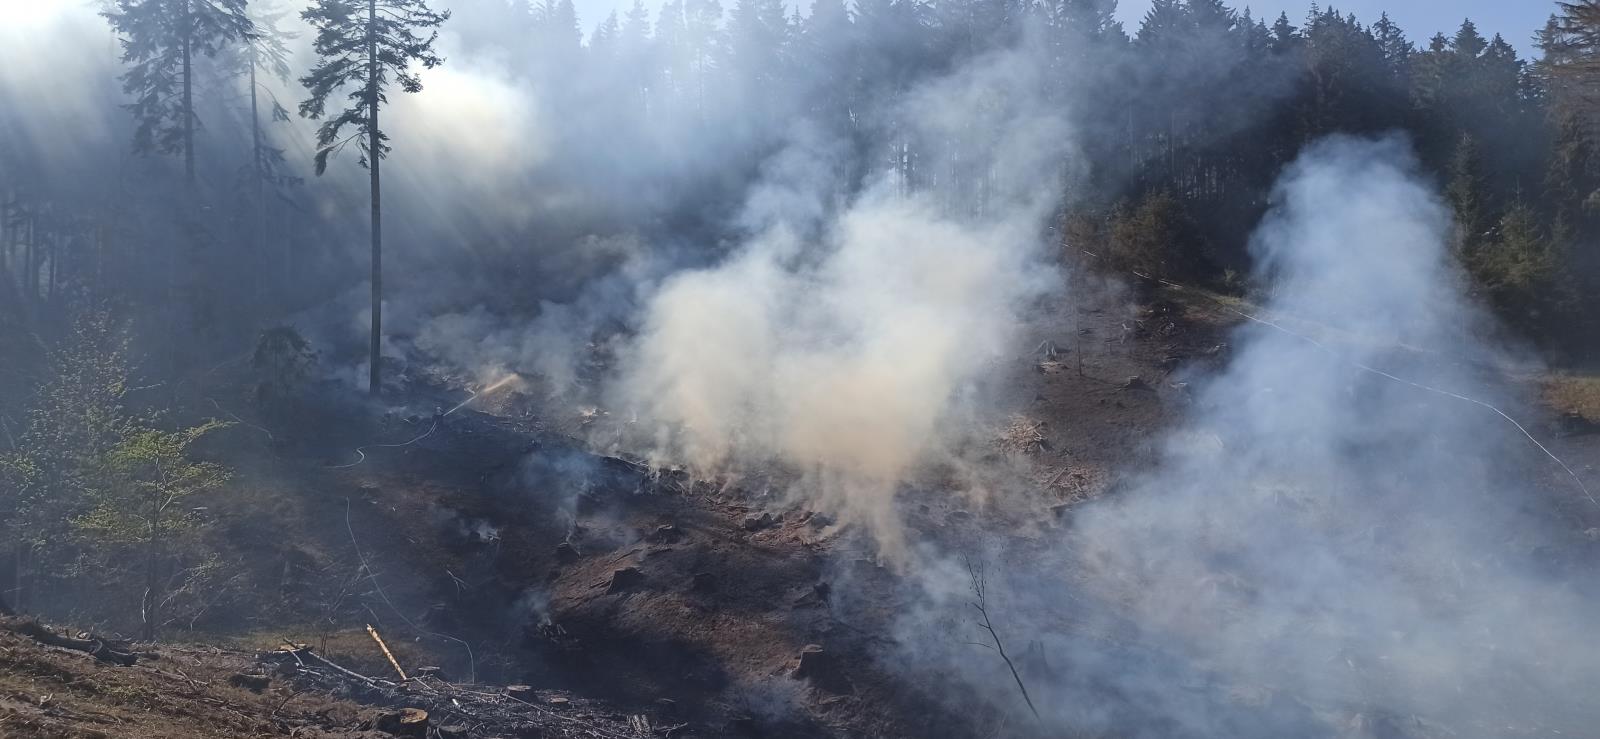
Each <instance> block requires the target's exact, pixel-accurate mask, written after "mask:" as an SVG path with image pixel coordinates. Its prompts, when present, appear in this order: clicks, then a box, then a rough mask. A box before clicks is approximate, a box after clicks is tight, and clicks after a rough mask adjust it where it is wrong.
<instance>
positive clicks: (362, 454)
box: [326, 372, 518, 470]
mask: <svg viewBox="0 0 1600 739" xmlns="http://www.w3.org/2000/svg"><path fill="white" fill-rule="evenodd" d="M517 377H518V375H517V373H515V372H513V373H511V374H509V375H506V376H505V377H502V378H500V379H498V380H496V381H494V382H493V383H491V384H490V385H489V386H488V387H485V388H484V389H482V390H479V391H477V392H474V393H473V394H472V395H471V396H469V397H468V398H467V399H466V400H463V401H461V402H460V403H457V404H456V406H455V407H454V408H451V409H450V410H448V411H445V412H444V413H440V414H439V415H437V416H434V417H433V423H431V424H429V425H428V430H427V431H424V432H422V433H421V434H419V435H418V436H417V437H416V438H414V439H412V440H410V441H403V442H400V443H398V444H367V445H366V446H358V447H356V461H354V462H351V463H350V464H338V465H332V466H330V467H327V468H326V469H330V470H347V469H350V468H351V467H355V466H357V465H359V464H361V463H362V462H365V461H367V450H368V449H399V448H401V447H408V446H411V445H412V444H415V443H417V442H419V441H422V440H423V439H426V438H428V437H429V436H432V435H433V432H434V431H437V430H438V429H439V422H440V421H442V420H444V417H445V416H448V415H450V414H452V413H455V412H456V411H459V410H461V409H462V408H465V407H467V404H469V403H471V402H472V401H474V400H477V399H478V398H479V397H481V396H484V395H488V394H489V393H492V392H494V391H496V390H499V389H500V388H502V387H505V386H506V385H508V384H510V383H511V381H512V380H515V379H517Z"/></svg>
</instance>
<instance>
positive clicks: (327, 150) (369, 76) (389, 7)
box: [300, 0, 450, 395]
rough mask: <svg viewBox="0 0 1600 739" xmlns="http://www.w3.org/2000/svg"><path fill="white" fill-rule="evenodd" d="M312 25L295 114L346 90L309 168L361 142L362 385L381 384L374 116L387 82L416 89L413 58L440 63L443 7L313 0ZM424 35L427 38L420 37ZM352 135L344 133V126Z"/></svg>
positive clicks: (316, 110) (378, 142)
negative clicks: (368, 241)
mask: <svg viewBox="0 0 1600 739" xmlns="http://www.w3.org/2000/svg"><path fill="white" fill-rule="evenodd" d="M300 15H301V17H302V18H304V19H305V20H306V22H308V23H310V24H311V27H312V28H314V29H315V30H316V38H315V41H314V42H313V47H312V48H313V49H314V50H315V51H316V53H317V56H318V57H320V59H319V61H318V62H317V65H316V66H315V67H314V68H312V70H311V72H310V73H309V74H307V75H306V76H305V77H303V78H301V80H300V82H301V84H304V85H305V86H306V89H307V90H309V91H310V93H311V96H310V97H309V98H307V99H306V100H305V102H302V103H301V104H300V114H301V115H303V116H305V117H307V118H311V119H313V120H315V119H319V118H323V117H324V116H325V115H326V114H327V106H328V99H329V98H330V97H331V96H332V95H333V94H334V93H335V92H337V91H339V90H341V89H345V88H349V89H350V90H351V92H350V93H349V95H348V96H347V97H346V100H347V101H348V103H347V105H346V106H345V107H344V109H342V110H340V111H339V112H338V114H337V115H334V116H332V117H329V118H327V120H326V121H325V122H324V123H323V124H322V127H321V128H319V129H318V130H317V153H316V158H315V163H316V171H317V174H318V175H321V174H322V173H323V172H324V171H326V170H327V168H328V157H329V156H331V155H333V154H334V153H336V152H338V151H339V150H340V149H342V148H344V146H345V144H347V143H349V142H350V141H351V140H352V139H354V138H356V137H360V139H361V144H360V147H361V158H360V160H359V161H360V163H361V164H362V165H363V166H365V167H366V168H367V171H368V174H369V175H370V177H369V182H370V187H371V195H372V329H371V336H370V340H371V341H370V351H369V355H370V362H371V364H370V366H369V367H368V374H367V390H368V392H371V393H372V394H373V395H377V394H378V393H379V392H380V391H381V389H382V378H383V374H382V356H381V344H382V339H383V209H382V203H383V199H382V195H381V193H382V180H381V178H380V176H379V163H380V162H382V161H383V158H384V157H385V156H386V155H387V154H388V152H389V145H388V143H387V141H388V137H387V136H385V135H384V133H383V128H382V127H381V126H379V124H378V113H379V109H380V108H381V107H382V105H383V103H385V102H387V101H388V98H387V97H386V96H385V94H384V91H385V90H386V89H387V88H388V86H389V83H390V82H391V81H393V82H395V83H397V84H399V86H400V89H401V90H402V91H404V92H419V91H421V90H422V80H421V78H419V77H418V76H417V74H416V73H415V72H414V71H412V67H411V64H412V63H413V62H415V63H418V64H421V65H422V66H423V67H424V68H426V69H432V68H434V67H436V66H438V65H439V64H440V63H442V62H443V61H444V60H443V58H441V57H440V56H439V55H437V54H435V53H434V51H433V43H434V41H436V40H437V39H438V37H439V32H438V30H437V29H438V28H439V26H441V25H443V24H444V22H445V21H446V20H448V19H449V18H450V11H448V10H446V11H443V12H438V13H436V12H434V11H432V10H429V9H428V6H427V5H426V4H425V3H424V2H423V0H316V4H314V5H312V6H311V7H310V8H308V9H307V10H306V11H305V12H303V13H301V14H300ZM423 32H427V34H428V35H427V36H425V37H424V36H422V35H421V34H422V33H423ZM347 127H348V128H354V129H356V132H355V133H354V134H351V135H350V136H347V137H345V138H340V134H341V133H342V132H343V131H344V130H345V129H346V128H347Z"/></svg>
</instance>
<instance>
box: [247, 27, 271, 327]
mask: <svg viewBox="0 0 1600 739" xmlns="http://www.w3.org/2000/svg"><path fill="white" fill-rule="evenodd" d="M248 43H249V44H250V148H251V158H250V167H251V171H252V172H253V173H254V174H255V181H256V203H255V206H256V227H255V233H254V234H253V237H252V238H251V246H252V247H253V248H252V249H251V252H252V253H251V260H252V263H253V264H255V265H256V269H255V270H253V271H254V272H255V275H254V279H255V288H256V289H255V292H256V306H257V308H258V309H259V308H260V306H261V305H262V304H263V303H264V302H265V301H264V300H263V297H264V296H263V295H262V293H263V292H264V290H263V288H264V286H265V285H266V284H267V283H268V280H267V279H266V274H267V269H266V268H267V260H266V258H265V255H266V244H267V235H266V230H267V203H266V201H265V200H264V199H263V196H264V190H265V185H266V182H265V179H266V173H265V172H263V171H261V114H260V112H259V110H258V109H257V104H256V62H257V60H258V56H257V51H256V42H255V41H254V40H251V41H249V42H248Z"/></svg>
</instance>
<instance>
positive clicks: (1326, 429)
mask: <svg viewBox="0 0 1600 739" xmlns="http://www.w3.org/2000/svg"><path fill="white" fill-rule="evenodd" d="M1451 232H1452V225H1451V221H1450V215H1449V210H1448V208H1447V207H1446V206H1445V205H1444V204H1443V203H1442V202H1441V201H1440V198H1439V197H1438V195H1437V194H1436V193H1435V192H1434V190H1433V189H1432V188H1431V187H1430V186H1429V185H1427V184H1426V183H1424V182H1423V181H1422V180H1421V178H1420V177H1419V176H1418V174H1417V167H1416V164H1415V161H1414V159H1413V158H1412V155H1411V153H1410V151H1409V147H1408V146H1407V145H1406V144H1405V142H1403V141H1401V140H1398V139H1385V140H1380V141H1369V140H1359V139H1351V138H1343V137H1338V138H1332V139H1328V140H1324V141H1322V142H1320V143H1317V144H1314V145H1312V146H1310V147H1309V148H1308V149H1307V150H1306V151H1305V152H1304V153H1303V154H1302V155H1301V156H1300V158H1299V159H1298V161H1296V162H1295V163H1294V164H1293V165H1291V166H1290V167H1289V168H1288V169H1287V171H1286V172H1285V173H1284V174H1283V176H1282V178H1281V181H1280V183H1279V185H1278V187H1277V188H1276V192H1275V196H1274V201H1273V206H1272V209H1271V211H1270V213H1269V214H1268V215H1267V217H1266V218H1265V220H1264V222H1263V223H1262V225H1261V226H1260V228H1259V230H1258V231H1257V233H1256V235H1255V238H1254V239H1253V242H1252V244H1251V249H1252V252H1253V254H1254V256H1255V257H1256V260H1257V264H1258V268H1259V274H1258V277H1260V278H1261V279H1262V280H1264V281H1270V283H1271V284H1272V285H1273V288H1272V290H1271V297H1270V299H1269V301H1268V305H1267V312H1268V314H1269V315H1273V316H1283V317H1292V318H1295V319H1301V320H1307V321H1316V322H1319V323H1321V324H1323V325H1326V326H1335V327H1337V328H1338V329H1339V331H1338V332H1337V333H1336V335H1337V336H1341V337H1342V339H1339V340H1330V341H1328V342H1327V346H1328V348H1326V349H1325V348H1321V347H1319V346H1317V345H1314V344H1312V343H1310V342H1308V341H1306V340H1304V339H1302V338H1300V337H1297V336H1293V335H1289V334H1287V333H1284V332H1281V331H1277V330H1275V329H1273V328H1271V327H1268V326H1263V325H1260V324H1256V323H1246V324H1244V325H1243V326H1241V327H1240V328H1239V329H1237V331H1236V335H1235V337H1234V342H1233V343H1234V344H1235V345H1236V346H1237V347H1238V350H1237V353H1236V355H1235V356H1234V357H1233V359H1232V361H1231V362H1230V363H1229V365H1228V367H1227V368H1226V369H1225V370H1223V371H1222V372H1220V373H1219V374H1218V375H1216V376H1214V377H1212V378H1210V379H1209V380H1207V381H1204V382H1203V383H1202V384H1203V386H1202V387H1200V389H1199V390H1198V391H1197V393H1196V396H1195V404H1194V408H1193V410H1192V411H1191V413H1190V415H1189V418H1188V419H1187V420H1186V421H1185V422H1184V423H1183V424H1182V425H1181V426H1180V427H1179V428H1177V429H1175V430H1173V431H1172V432H1170V433H1169V434H1167V435H1166V437H1165V439H1164V440H1163V441H1162V447H1161V449H1162V451H1161V454H1160V461H1159V463H1158V464H1157V465H1156V466H1155V468H1154V469H1151V470H1147V471H1128V472H1127V473H1125V475H1124V477H1125V480H1126V482H1127V484H1126V485H1125V486H1123V487H1122V489H1121V491H1119V492H1118V493H1116V494H1115V495H1112V496H1109V497H1107V498H1105V499H1102V500H1100V501H1098V502H1096V503H1092V504H1088V505H1086V506H1084V507H1083V508H1081V509H1079V510H1077V511H1075V513H1074V517H1073V521H1072V523H1071V525H1070V526H1069V527H1068V528H1067V529H1066V530H1065V531H1064V532H1063V533H1062V537H1061V538H1060V540H1058V541H1056V542H1054V543H1053V544H1050V545H1048V547H1047V549H1046V551H1043V552H1040V551H1036V550H1026V549H1025V547H1026V546H1027V545H1020V546H1019V548H1017V549H1014V550H1011V551H1001V552H999V553H996V554H992V555H991V564H992V565H993V566H991V568H990V571H989V572H990V578H991V583H990V592H991V593H998V595H996V596H995V597H996V598H1000V599H1001V603H1000V604H999V605H998V606H996V607H997V610H998V612H999V613H1001V614H1002V615H1003V617H1004V618H1005V624H1006V628H1007V629H1008V630H1009V633H1010V634H1011V635H1012V639H1013V640H1014V641H1016V642H1019V643H1022V644H1030V643H1031V644H1033V645H1034V646H1035V647H1037V649H1032V648H1030V649H1029V651H1028V656H1029V657H1031V658H1032V659H1030V660H1026V664H1027V668H1026V672H1027V677H1028V678H1029V679H1030V680H1031V681H1033V684H1032V685H1030V687H1031V688H1032V690H1033V692H1034V696H1035V697H1034V700H1035V702H1036V703H1038V704H1039V705H1040V707H1041V710H1042V711H1043V712H1044V713H1045V714H1046V719H1047V721H1046V726H1047V729H1046V733H1058V732H1060V731H1062V730H1064V729H1069V728H1070V729H1089V730H1096V731H1109V732H1112V733H1114V734H1116V735H1126V736H1162V737H1171V736H1196V737H1198V736H1223V735H1227V736H1246V737H1263V738H1265V737H1281V736H1306V735H1349V736H1446V735H1448V736H1526V735H1546V734H1547V733H1548V732H1549V731H1550V730H1562V731H1565V732H1566V733H1567V735H1572V734H1574V733H1579V734H1581V733H1585V732H1587V731H1591V730H1592V728H1593V727H1594V726H1596V725H1600V724H1597V723H1596V720H1597V719H1600V712H1597V710H1596V702H1595V700H1594V699H1593V697H1592V695H1591V693H1592V691H1591V690H1590V688H1589V687H1588V686H1592V685H1594V684H1595V680H1596V679H1597V678H1600V651H1597V650H1596V648H1595V645H1594V640H1593V638H1592V634H1591V632H1592V628H1591V625H1592V623H1593V616H1592V614H1593V613H1594V612H1595V609H1594V606H1595V603H1594V601H1593V598H1592V594H1593V593H1594V592H1595V590H1594V585H1595V582H1594V577H1593V575H1591V574H1589V573H1588V572H1587V571H1586V570H1581V569H1577V568H1563V567H1562V566H1561V565H1560V564H1559V563H1552V562H1551V561H1550V557H1549V556H1548V555H1547V553H1548V552H1549V551H1550V550H1551V549H1555V550H1558V551H1560V550H1567V551H1570V550H1573V549H1582V548H1584V547H1586V546H1587V545H1586V543H1585V540H1584V537H1583V536H1582V535H1581V534H1580V533H1578V532H1575V531H1571V530H1570V528H1569V527H1563V526H1561V525H1560V524H1559V523H1557V522H1556V521H1555V520H1554V518H1553V517H1551V516H1546V515H1541V513H1540V512H1541V511H1545V510H1548V509H1547V501H1548V498H1547V497H1546V496H1549V495H1550V492H1549V488H1550V487H1552V486H1559V485H1562V484H1564V478H1559V477H1556V476H1553V475H1552V474H1551V472H1552V471H1551V470H1550V468H1549V466H1548V465H1547V462H1548V460H1546V459H1545V458H1543V457H1542V455H1540V454H1539V452H1538V451H1537V450H1534V449H1531V448H1530V447H1529V446H1528V445H1527V443H1526V440H1525V439H1524V438H1523V437H1522V436H1521V435H1520V434H1518V433H1517V431H1516V430H1515V429H1514V428H1511V427H1510V426H1509V425H1506V424H1505V423H1504V422H1503V421H1502V420H1501V419H1500V418H1498V417H1497V416H1495V415H1494V414H1492V413H1490V412H1489V411H1487V410H1485V409H1484V408H1482V407H1479V406H1475V405H1472V404H1470V403H1464V402H1461V401H1459V400H1454V399H1450V398H1447V397H1443V396H1439V395H1436V394H1431V393H1427V392H1422V391H1419V390H1418V389H1417V388H1415V387H1411V386H1408V385H1405V384H1402V383H1399V382H1395V381H1393V380H1390V379H1386V378H1383V377H1379V376H1377V375H1374V374H1371V373H1367V372H1363V371H1361V370H1359V369H1356V368H1355V367H1354V366H1353V364H1354V363H1361V364H1366V365H1370V366H1376V367H1382V368H1385V369H1387V370H1390V371H1392V372H1394V373H1395V374H1397V375H1400V376H1404V377H1414V378H1418V379H1423V380H1425V381H1426V382H1428V383H1429V384H1431V385H1435V386H1439V387H1443V388H1448V389H1452V390H1456V391H1465V392H1468V393H1470V394H1474V395H1476V396H1478V397H1482V398H1486V399H1489V400H1491V401H1493V402H1496V403H1497V404H1514V400H1512V399H1508V398H1505V397H1501V396H1502V395H1503V393H1498V392H1496V391H1495V390H1494V383H1493V381H1492V378H1490V377H1485V376H1480V375H1479V374H1478V372H1477V371H1476V370H1474V367H1475V366H1482V365H1479V364H1475V362H1487V361H1491V360H1493V359H1494V358H1495V356H1496V352H1495V350H1494V348H1493V347H1491V346H1489V345H1487V344H1486V343H1485V342H1484V341H1482V340H1479V339H1477V338H1475V337H1476V336H1478V335H1479V332H1480V331H1481V330H1482V329H1484V324H1483V321H1482V318H1481V315H1482V314H1481V313H1480V312H1479V311H1478V310H1476V309H1475V308H1474V307H1473V306H1472V305H1471V304H1470V302H1469V301H1468V300H1467V299H1466V298H1465V297H1464V296H1463V294H1462V292H1461V289H1460V285H1461V284H1462V282H1461V280H1460V276H1459V274H1458V272H1459V270H1458V268H1457V266H1456V265H1455V264H1454V262H1453V260H1452V258H1451V256H1450V251H1449V239H1450V235H1451ZM1301 325H1304V324H1301ZM1398 347H1408V348H1398ZM1507 407H1515V406H1514V405H1508V406H1507ZM1555 473H1556V474H1557V475H1558V474H1559V470H1556V471H1555ZM1541 484H1542V485H1543V487H1541ZM1560 494H1566V493H1565V491H1564V490H1563V491H1562V492H1561V493H1560ZM997 548H1001V549H1003V547H997ZM929 561H930V565H929V566H928V567H927V568H926V569H925V570H923V571H922V573H921V578H922V581H923V583H924V584H925V586H926V587H925V594H924V597H925V598H926V602H927V607H926V608H924V609H920V610H918V611H915V612H913V613H911V614H910V615H908V616H907V617H906V618H905V620H904V621H903V622H902V629H901V632H902V633H901V638H900V640H899V641H900V643H901V645H902V646H901V647H900V648H898V649H896V650H891V654H889V655H888V657H889V658H890V659H892V660H895V661H897V662H899V663H900V664H901V665H902V666H903V667H904V668H905V669H906V670H908V671H910V672H912V673H914V674H918V675H929V674H943V675H950V674H956V675H961V676H962V677H961V678H960V679H959V680H957V681H955V682H956V684H955V685H946V687H949V688H951V690H952V694H957V692H958V691H968V692H971V693H975V694H978V695H981V696H983V698H984V700H986V701H987V702H988V703H989V704H990V705H993V706H998V707H1000V708H1001V710H1003V711H1005V712H1007V713H1011V712H1015V713H1016V714H1017V715H1025V714H1022V710H1023V709H1022V708H1021V706H1020V704H1019V702H1018V701H1019V699H1018V698H1017V697H1016V695H1015V692H1014V689H1009V690H1008V689H1007V684H1006V682H1005V679H1006V676H1005V675H1004V673H1001V672H1000V669H1001V667H1000V666H999V664H998V660H995V659H993V658H992V656H990V655H989V654H988V653H985V652H983V651H982V650H978V649H976V648H974V647H970V646H966V645H965V644H963V641H964V640H962V639H960V638H958V637H951V636H949V634H952V633H962V632H960V631H956V630H955V629H959V628H961V627H962V623H961V622H963V621H965V620H966V615H965V614H963V613H961V610H960V609H964V603H963V601H964V600H965V599H966V598H967V597H969V596H968V595H967V594H966V592H965V588H964V587H963V586H964V580H965V575H966V573H965V571H964V570H962V569H961V568H960V567H959V566H954V565H952V564H950V563H948V562H941V561H940V560H938V559H937V558H930V560H929ZM996 583H1001V584H996ZM966 628H969V629H970V625H967V626H966ZM1017 651H1021V648H1020V647H1018V650H1017ZM940 671H942V672H940Z"/></svg>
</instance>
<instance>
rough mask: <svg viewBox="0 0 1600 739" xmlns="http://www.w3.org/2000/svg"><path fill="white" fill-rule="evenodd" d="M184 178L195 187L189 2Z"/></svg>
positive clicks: (185, 31)
mask: <svg viewBox="0 0 1600 739" xmlns="http://www.w3.org/2000/svg"><path fill="white" fill-rule="evenodd" d="M182 22H183V177H184V181H185V182H187V183H188V184H189V186H190V187H193V186H194V74H193V71H194V67H193V65H192V64H191V61H192V56H193V51H194V28H193V22H192V21H191V19H190V18H189V0H184V3H183V21H182Z"/></svg>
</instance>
